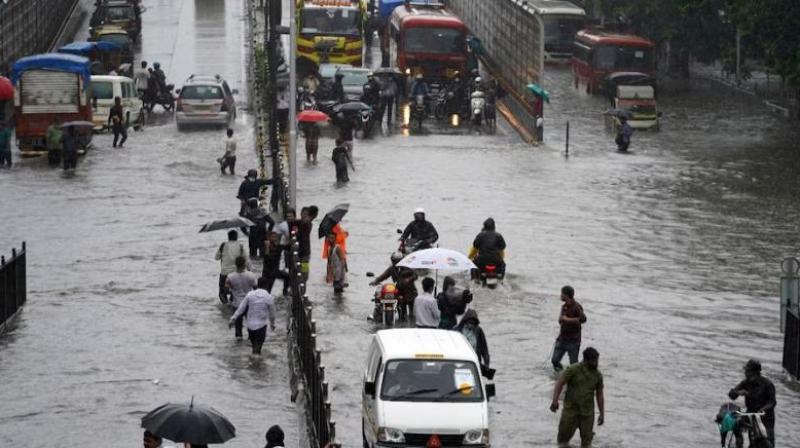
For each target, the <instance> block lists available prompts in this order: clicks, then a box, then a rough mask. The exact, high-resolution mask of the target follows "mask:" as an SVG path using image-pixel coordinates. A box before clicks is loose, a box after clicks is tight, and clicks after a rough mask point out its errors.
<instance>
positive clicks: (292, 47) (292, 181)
mask: <svg viewBox="0 0 800 448" xmlns="http://www.w3.org/2000/svg"><path fill="white" fill-rule="evenodd" d="M296 98H297V2H296V0H289V202H290V204H291V206H292V208H294V209H296V208H297V100H296Z"/></svg>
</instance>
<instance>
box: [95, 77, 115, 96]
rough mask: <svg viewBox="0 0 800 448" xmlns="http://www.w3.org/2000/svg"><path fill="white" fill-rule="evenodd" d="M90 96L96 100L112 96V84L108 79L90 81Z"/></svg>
mask: <svg viewBox="0 0 800 448" xmlns="http://www.w3.org/2000/svg"><path fill="white" fill-rule="evenodd" d="M92 98H97V99H98V100H110V99H112V98H114V85H113V84H112V83H110V82H108V81H92Z"/></svg>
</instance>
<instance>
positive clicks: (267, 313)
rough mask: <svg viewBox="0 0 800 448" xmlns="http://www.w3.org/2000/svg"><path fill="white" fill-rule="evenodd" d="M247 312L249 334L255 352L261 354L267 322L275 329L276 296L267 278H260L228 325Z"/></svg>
mask: <svg viewBox="0 0 800 448" xmlns="http://www.w3.org/2000/svg"><path fill="white" fill-rule="evenodd" d="M245 313H247V335H248V339H250V343H251V344H252V345H253V354H254V355H260V354H261V347H262V346H263V345H264V340H265V339H266V337H267V324H269V326H270V328H271V329H272V331H275V298H274V297H272V295H271V294H270V293H269V292H267V279H266V278H264V277H261V278H259V279H258V288H256V289H255V290H253V291H250V292H249V293H247V295H246V296H245V297H244V300H243V301H242V303H241V304H239V308H237V309H236V312H234V313H233V316H231V319H230V322H229V323H228V326H229V327H230V326H233V325H234V323H235V322H236V319H238V318H239V317H240V316H243V315H244V314H245Z"/></svg>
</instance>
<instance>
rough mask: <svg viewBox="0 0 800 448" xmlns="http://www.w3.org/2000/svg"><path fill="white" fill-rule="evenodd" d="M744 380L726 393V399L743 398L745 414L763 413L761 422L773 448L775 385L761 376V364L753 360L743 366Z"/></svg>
mask: <svg viewBox="0 0 800 448" xmlns="http://www.w3.org/2000/svg"><path fill="white" fill-rule="evenodd" d="M744 376H745V379H744V381H742V382H741V383H739V384H738V385H736V387H734V388H733V389H731V390H730V392H728V397H729V398H730V399H731V400H735V399H736V398H738V397H742V396H743V397H744V403H745V406H747V412H749V413H756V412H763V413H764V417H763V418H762V420H761V421H762V422H763V423H764V426H765V427H766V429H767V440H769V441H770V442H771V443H772V446H775V404H776V401H775V385H774V384H772V381H770V380H768V379H766V378H764V377H763V376H761V363H760V362H759V361H757V360H755V359H751V360H749V361H747V364H745V366H744Z"/></svg>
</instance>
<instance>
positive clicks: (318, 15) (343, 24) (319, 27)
mask: <svg viewBox="0 0 800 448" xmlns="http://www.w3.org/2000/svg"><path fill="white" fill-rule="evenodd" d="M300 20H301V23H302V30H301V31H300V32H301V33H302V34H334V35H342V36H358V35H360V34H361V32H360V24H361V14H360V13H359V12H358V10H356V9H353V8H304V9H303V12H302V14H301V17H300Z"/></svg>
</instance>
